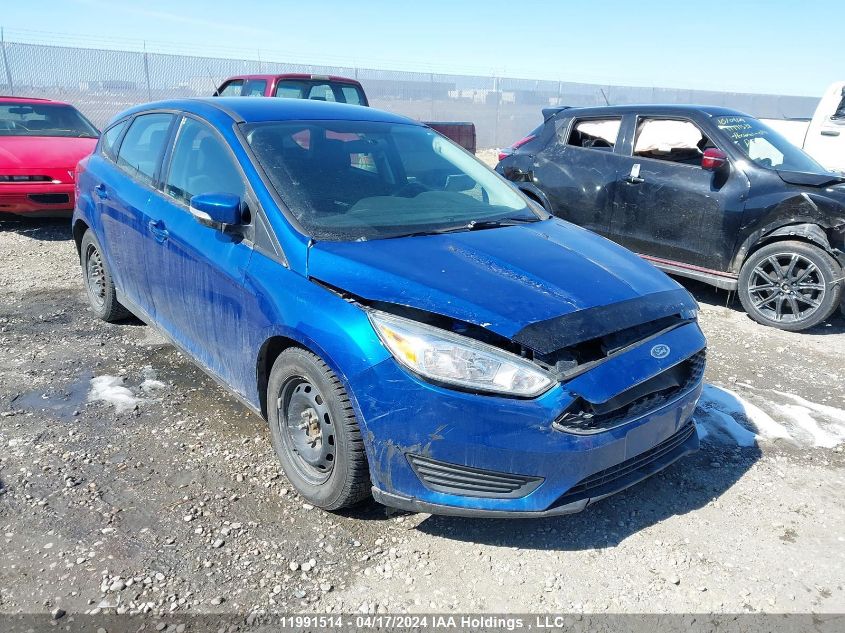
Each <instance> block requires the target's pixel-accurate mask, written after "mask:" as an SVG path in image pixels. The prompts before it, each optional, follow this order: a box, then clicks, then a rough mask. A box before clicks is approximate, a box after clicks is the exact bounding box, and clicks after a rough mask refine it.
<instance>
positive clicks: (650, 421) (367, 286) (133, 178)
mask: <svg viewBox="0 0 845 633" xmlns="http://www.w3.org/2000/svg"><path fill="white" fill-rule="evenodd" d="M76 200H77V206H76V210H75V213H74V216H73V234H74V237H75V240H76V243H77V246H78V248H79V254H80V261H81V264H82V270H83V275H84V280H85V286H86V289H87V293H88V296H89V299H90V302H91V306H92V308H93V310H94V312H95V313H96V314H97V315H98V316H99V317H100V318H102V319H104V320H106V321H115V320H119V319H122V318H124V317H126V316H127V315H128V314H129V313H132V314H134V315H136V316H138V317H139V318H141V319H142V320H144V321H146V322H147V323H149V324H151V325H153V326H155V327H157V328H158V329H160V330H161V331H162V332H163V333H164V334H165V335H166V336H168V337H169V338H170V339H171V340H172V342H173V343H174V344H175V345H176V346H177V347H178V348H180V349H181V350H182V351H184V352H185V353H186V354H188V355H189V356H190V357H191V358H192V359H193V360H194V361H195V362H196V363H197V364H198V365H199V366H201V367H202V368H203V369H204V370H205V371H206V372H208V373H209V374H210V375H211V376H213V377H214V378H216V379H217V380H218V381H219V382H221V383H222V384H224V385H225V386H226V387H228V388H229V389H230V390H231V391H232V392H233V393H234V394H236V395H237V396H238V397H239V398H240V399H241V400H242V401H243V402H244V403H245V404H246V405H247V406H248V407H249V408H251V409H252V410H253V411H255V412H256V413H258V414H259V415H261V416H263V417H264V418H265V419H266V420H267V421H268V423H269V426H270V434H271V438H272V442H273V446H274V448H275V450H276V452H277V453H278V456H279V459H280V461H281V464H282V467H283V469H284V471H285V474H286V475H287V477H288V478H289V480H290V482H291V483H292V485H293V486H294V487H295V488H296V489H297V490H298V491H299V493H300V494H301V495H302V497H304V498H305V499H307V500H308V501H309V502H310V503H313V504H315V505H317V506H320V507H322V508H325V509H329V510H332V509H337V508H341V507H344V506H348V505H351V504H354V503H356V502H358V501H361V500H363V499H365V498H367V497H369V496H370V495H372V496H374V497H375V498H376V500H378V501H380V502H381V503H384V504H386V505H390V506H395V507H399V508H403V509H407V510H412V511H414V510H418V511H425V512H432V513H440V514H461V515H478V516H545V515H551V514H565V513H570V512H577V511H579V510H582V509H583V508H585V507H586V506H587V505H589V504H590V503H592V502H594V501H595V500H597V499H601V498H603V497H606V496H607V495H609V494H612V493H614V492H617V491H619V490H621V489H623V488H626V487H628V486H630V485H631V484H633V483H636V482H637V481H640V480H642V479H643V478H645V477H647V476H648V475H650V474H652V473H654V472H656V471H658V470H660V469H662V468H664V467H666V466H667V465H668V464H670V463H672V462H674V461H675V460H677V459H678V458H680V457H681V456H683V455H685V454H687V453H689V452H691V451H694V450H696V449H697V447H698V437H697V434H696V432H695V426H694V423H693V422H692V420H691V416H692V412H693V409H694V407H695V404H696V401H697V399H698V397H699V394H700V392H701V385H702V374H703V370H704V350H705V339H704V336H703V335H702V333H701V330H700V329H699V327H698V323H697V305H696V303H695V301H694V300H693V299H692V297H691V296H690V295H689V294H688V293H687V292H686V291H685V290H683V289H682V288H681V287H680V286H678V285H677V284H676V283H675V282H674V281H672V280H670V279H669V278H668V277H667V276H666V275H664V274H663V273H661V272H659V271H658V270H657V269H655V268H653V267H652V266H651V265H650V264H647V263H645V262H644V261H642V260H641V259H640V258H639V257H637V256H635V255H633V254H632V253H630V252H628V251H627V250H625V249H623V248H621V247H619V246H617V245H615V244H613V243H612V242H610V241H608V240H606V239H604V238H601V237H599V236H596V235H594V234H593V233H590V232H588V231H586V230H583V229H580V228H578V227H576V226H574V225H571V224H568V223H566V222H564V221H562V220H559V219H555V218H552V217H550V216H549V215H548V214H546V213H545V212H544V211H543V210H542V209H540V208H538V207H536V206H534V204H533V203H532V202H530V201H528V200H527V199H525V198H524V197H523V196H522V195H521V194H520V193H518V192H517V191H516V190H515V189H514V188H512V186H511V185H510V184H508V183H507V182H506V181H505V180H503V179H502V178H501V177H500V176H498V175H497V174H495V173H494V172H493V171H491V170H490V169H488V168H487V167H486V166H484V165H483V164H482V163H480V162H479V161H477V160H476V159H475V158H474V157H473V156H471V155H470V154H467V153H466V152H464V151H463V150H462V149H460V148H459V147H458V146H456V145H454V144H452V143H451V142H450V141H448V140H446V139H445V138H443V137H441V136H439V135H438V134H437V133H435V132H433V131H432V130H430V129H429V128H427V127H425V126H424V125H421V124H419V123H416V122H414V121H411V120H409V119H406V118H403V117H400V116H395V115H392V114H388V113H385V112H380V111H378V110H375V109H372V108H365V107H358V106H351V105H343V104H333V103H325V102H316V101H300V100H288V99H226V98H215V99H198V100H178V101H166V102H159V103H152V104H148V105H144V106H139V107H136V108H133V109H131V110H128V111H126V112H124V113H123V114H121V115H120V116H118V117H117V118H116V119H115V120H114V121H113V122H112V123H111V124H110V125H109V126H108V127H107V128H106V130H105V131H104V132H103V135H102V137H101V139H100V141H99V145H98V147H97V149H96V151H95V152H94V154H93V155H91V156H90V157H89V158H87V159H86V160H84V161H83V162H82V163H80V165H79V168H78V174H77V196H76Z"/></svg>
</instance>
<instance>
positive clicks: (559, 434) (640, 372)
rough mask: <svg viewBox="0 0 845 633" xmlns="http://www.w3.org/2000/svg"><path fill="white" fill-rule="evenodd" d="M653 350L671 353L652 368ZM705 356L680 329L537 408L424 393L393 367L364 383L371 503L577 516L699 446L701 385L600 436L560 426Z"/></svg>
mask: <svg viewBox="0 0 845 633" xmlns="http://www.w3.org/2000/svg"><path fill="white" fill-rule="evenodd" d="M655 343H659V344H661V345H665V346H667V347H668V348H669V349H670V350H671V352H670V353H669V355H668V356H666V357H665V358H663V359H660V360H656V359H655V358H654V357H652V356H651V355H650V354H649V352H650V350H651V349H652V347H653V345H654V344H655ZM704 347H705V340H704V337H703V335H702V334H701V331H700V329H699V328H698V325H697V324H695V323H690V324H688V325H685V326H682V327H679V328H677V329H675V330H672V331H671V332H668V333H667V334H666V335H664V336H661V337H660V338H659V339H657V340H656V341H650V342H649V344H647V345H644V346H640V347H637V348H635V349H633V350H631V351H630V352H628V353H625V354H622V355H620V356H619V357H616V358H614V359H612V360H609V361H608V362H606V363H604V364H602V365H601V366H599V367H596V368H595V369H592V370H591V371H589V372H587V373H585V374H583V375H582V376H579V377H578V378H575V379H573V380H571V381H569V382H567V383H566V384H565V385H557V386H555V387H554V388H553V389H551V390H550V391H548V392H546V393H545V394H543V395H542V396H540V397H538V398H534V399H516V398H504V397H497V396H490V395H478V394H473V393H463V392H459V391H454V390H451V389H446V388H443V387H439V386H436V385H432V384H429V383H426V382H424V381H422V380H420V379H419V378H417V377H416V376H414V375H412V374H410V373H408V372H406V371H405V370H403V369H401V368H400V367H399V366H398V365H397V364H396V362H395V361H393V360H392V359H390V360H387V361H384V362H382V363H380V364H378V365H376V366H375V367H372V368H371V369H369V370H368V371H366V372H364V374H363V375H361V376H358V377H357V379H356V380H355V382H356V384H355V385H353V391H354V393H356V394H366V395H364V396H363V397H361V396H359V397H358V399H357V400H358V402H357V404H358V408H359V410H360V414H361V418H362V430H363V431H364V434H365V437H366V438H367V440H368V441H367V442H366V445H367V451H368V458H369V463H370V471H371V476H372V482H373V496H374V497H375V498H376V500H378V501H380V502H381V503H384V504H385V505H389V506H393V507H398V508H402V509H405V510H410V511H420V512H431V513H436V514H453V515H461V516H487V517H505V516H508V517H518V516H526V517H541V516H549V515H558V514H570V513H573V512H579V511H581V510H583V509H584V508H586V507H587V506H588V505H590V504H592V503H594V502H596V501H597V500H599V499H602V498H604V497H607V496H608V495H611V494H613V493H615V492H618V491H619V490H622V489H624V488H627V487H628V486H631V485H633V484H635V483H637V482H638V481H641V480H642V479H644V478H646V477H648V476H650V475H651V474H653V473H655V472H657V471H659V470H661V469H663V468H665V467H666V466H668V465H669V464H671V463H672V462H674V461H676V460H677V459H679V458H681V457H683V456H684V455H686V454H688V453H690V452H693V451H695V450H696V449H697V448H698V437H697V434H696V433H695V427H694V425H693V423H692V422H691V417H692V414H693V411H694V409H695V405H696V403H697V401H698V398H699V396H700V394H701V389H702V383H701V379H700V377H699V378H698V379H697V380H696V381H695V382H694V383H693V384H691V385H687V386H685V388H684V389H683V390H681V391H679V392H678V393H675V394H673V396H672V398H670V399H668V400H665V399H664V400H662V401H660V403H659V404H658V405H657V406H656V407H655V408H653V409H649V410H645V411H642V410H641V411H639V412H638V413H637V414H636V415H632V416H630V418H629V419H626V420H625V421H624V423H622V424H619V425H617V426H614V427H613V428H610V429H608V430H606V431H601V432H597V433H590V434H587V433H583V434H581V433H574V432H566V431H562V430H559V429H557V428H555V426H554V422H555V421H556V420H557V419H558V418H559V417H560V415H561V414H562V413H563V412H564V411H565V410H566V409H567V408H568V407H569V406H570V405H571V404H572V403H573V402H575V401H576V400H577V399H578V398H587V399H591V400H593V401H595V402H601V401H603V400H604V399H607V398H609V397H613V396H614V395H615V394H616V393H619V392H622V391H624V390H625V389H628V388H630V387H631V386H632V385H635V384H638V383H639V382H641V381H643V380H647V379H649V378H651V377H652V376H654V375H656V374H657V373H659V372H661V371H665V370H666V369H667V368H670V367H673V366H674V365H676V364H678V363H682V362H685V361H687V360H688V359H690V358H692V357H693V356H695V355H696V354H697V353H698V352H700V351H701V350H702V349H703V348H704Z"/></svg>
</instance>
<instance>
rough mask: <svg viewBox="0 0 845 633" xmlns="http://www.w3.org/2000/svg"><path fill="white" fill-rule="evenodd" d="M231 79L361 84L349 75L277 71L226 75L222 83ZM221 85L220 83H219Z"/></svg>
mask: <svg viewBox="0 0 845 633" xmlns="http://www.w3.org/2000/svg"><path fill="white" fill-rule="evenodd" d="M233 79H266V80H267V81H272V80H274V79H314V80H322V81H326V80H328V81H337V82H342V83H348V84H356V85H359V86H360V85H361V84H360V82H359V81H358V80H357V79H350V78H349V77H340V76H338V75H317V74H311V73H279V74H269V75H268V74H258V75H232V76H231V77H228V78H227V79H226V80H225V81H224V82H223V83H224V84H225V83H226V82H227V81H232V80H233ZM221 85H222V84H221Z"/></svg>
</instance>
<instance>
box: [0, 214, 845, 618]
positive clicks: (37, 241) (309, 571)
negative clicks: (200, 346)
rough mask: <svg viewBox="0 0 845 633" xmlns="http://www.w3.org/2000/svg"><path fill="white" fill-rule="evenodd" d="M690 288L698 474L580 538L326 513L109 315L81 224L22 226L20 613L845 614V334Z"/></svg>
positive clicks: (214, 399)
mask: <svg viewBox="0 0 845 633" xmlns="http://www.w3.org/2000/svg"><path fill="white" fill-rule="evenodd" d="M688 287H689V289H690V290H691V291H692V292H693V293H694V294H695V295H696V297H697V299H698V300H699V302H700V303H701V305H702V316H701V322H702V326H703V328H704V330H705V332H706V334H707V336H708V338H709V343H710V353H709V365H708V368H707V374H706V379H707V381H708V382H709V383H711V384H712V385H714V386H713V387H711V388H710V392H709V396H708V399H707V402H705V403H703V404H702V407H701V408H700V409H699V411H698V412H697V417H699V418H700V419H701V420H706V421H708V426H707V428H708V429H709V431H710V435H709V436H708V438H707V439H706V440H705V441H704V443H703V447H702V450H701V451H700V452H699V453H697V454H696V455H694V456H692V457H689V458H687V459H684V460H682V461H681V462H679V463H677V464H675V465H674V466H672V467H671V468H669V469H668V470H666V471H665V472H664V473H662V474H661V475H659V476H656V477H653V478H652V479H650V480H648V481H647V482H644V483H643V484H641V485H638V486H636V487H634V488H633V489H631V490H629V491H627V492H625V493H622V494H620V495H617V496H616V497H613V498H610V499H608V500H605V501H603V502H601V503H599V504H597V505H596V506H594V507H592V508H590V509H588V510H587V511H586V512H584V513H582V514H580V515H575V516H569V517H559V518H554V519H544V520H531V521H504V520H495V521H492V520H487V521H482V520H470V519H459V518H445V517H433V516H429V515H423V514H405V513H396V512H392V511H389V510H386V509H385V508H383V507H381V506H378V505H377V504H375V503H370V504H367V505H364V506H363V507H360V508H357V509H355V510H353V511H348V512H344V513H341V514H327V513H324V512H322V511H320V510H318V509H315V508H312V507H310V506H308V505H307V504H305V503H304V502H303V501H302V500H301V499H299V498H298V497H297V495H296V494H295V493H294V492H293V490H292V489H291V488H290V486H289V485H288V483H287V481H286V479H285V477H284V475H283V474H282V473H281V472H280V469H279V467H278V465H277V460H276V458H275V456H274V454H273V452H272V449H271V446H270V441H269V435H268V432H267V429H266V427H265V424H264V423H263V421H262V420H260V419H259V418H258V417H256V416H254V415H253V414H251V413H249V412H248V411H247V410H246V409H245V408H244V407H242V406H241V405H240V404H238V403H237V402H236V401H235V400H234V399H233V398H232V397H230V396H229V395H228V394H227V393H226V392H225V391H224V390H223V389H221V388H220V387H218V386H216V385H215V384H214V383H213V382H212V381H211V380H210V379H208V378H207V377H206V376H205V375H204V374H203V373H202V372H201V371H199V370H198V369H196V368H195V367H194V366H193V365H192V364H191V363H190V362H189V361H188V360H187V359H186V358H184V357H183V356H182V355H181V354H180V353H178V352H177V351H176V350H175V349H173V348H172V347H170V346H169V345H167V344H165V342H164V340H163V339H162V338H160V337H159V336H158V335H157V334H156V333H154V332H153V331H152V330H151V329H150V328H148V327H146V326H144V325H142V324H141V323H139V322H136V321H130V322H127V323H122V324H117V325H108V324H105V323H102V322H100V321H98V320H96V319H95V318H94V317H93V316H92V314H91V313H90V311H89V310H88V308H87V304H86V301H85V295H84V292H83V289H82V285H81V276H80V273H79V264H78V261H77V259H76V254H75V250H74V247H73V243H72V241H71V239H70V231H69V228H68V226H67V222H64V221H63V222H53V221H39V222H10V223H5V224H3V223H0V351H1V352H2V353H0V415H2V417H0V527H2V529H0V539H2V540H0V543H2V557H0V613H17V612H39V613H40V612H43V613H47V612H50V611H53V610H54V609H63V610H65V611H67V612H68V613H73V612H92V611H93V612H100V611H107V612H113V611H117V612H121V613H123V612H127V611H128V612H139V611H141V612H150V611H151V612H154V613H171V612H177V613H188V612H190V613H202V612H232V613H250V612H254V611H286V610H287V611H319V612H339V611H342V612H357V611H364V612H381V613H383V612H390V613H396V612H405V611H413V612H421V611H451V610H458V611H491V612H493V611H495V612H501V611H513V612H528V611H531V612H534V611H536V612H540V611H549V610H553V611H557V610H562V611H584V612H604V611H609V612H650V611H660V612H664V611H665V612H690V611H692V612H710V611H714V612H761V611H766V612H805V611H813V612H819V613H821V612H826V613H833V612H843V611H845V590H843V581H845V578H844V577H843V576H844V574H843V569H845V496H843V483H845V477H843V473H845V469H843V464H845V457H844V456H843V453H842V445H841V444H840V443H839V442H840V441H841V439H839V440H837V439H836V438H840V436H839V435H837V434H838V433H840V432H842V433H843V435H842V437H845V426H842V425H845V411H843V410H845V390H843V389H842V382H843V370H842V358H843V352H845V319H843V318H842V317H841V316H837V317H836V318H834V319H833V320H832V321H831V322H830V323H828V324H826V325H824V326H821V327H818V328H816V329H815V330H814V331H812V332H810V333H805V334H788V333H784V332H778V331H775V330H771V329H765V328H762V327H760V326H758V325H756V324H755V323H753V322H752V321H750V320H749V319H748V318H747V317H746V316H745V315H744V314H743V313H742V312H741V311H740V310H739V309H738V306H737V302H735V301H734V302H730V301H729V297H728V295H727V294H725V293H717V292H716V291H714V290H712V289H709V288H707V287H705V286H702V285H698V284H689V285H688ZM104 376H106V377H107V376H111V377H115V378H113V379H109V378H103V377H104ZM92 379H96V380H94V383H93V384H92ZM105 387H111V391H110V393H112V395H114V394H115V393H116V394H117V395H119V396H121V397H122V398H123V399H122V401H117V405H119V406H116V404H115V401H114V400H112V401H97V400H94V401H89V399H90V398H91V397H92V394H93V395H94V396H95V395H96V393H98V392H97V389H101V388H105ZM115 387H117V390H115ZM720 387H721V388H726V389H728V390H729V391H723V390H722V389H720ZM92 389H93V391H92ZM121 389H122V391H121ZM731 398H733V401H732V400H731ZM731 402H734V404H735V405H736V406H735V407H734V409H733V410H732V409H731V406H730V404H731ZM737 403H739V404H737ZM740 410H741V411H740ZM743 411H744V413H743ZM839 416H843V417H842V419H839ZM837 421H838V422H840V423H842V425H840V426H837ZM769 422H772V424H775V425H777V428H779V429H782V430H785V431H786V433H785V435H786V436H787V437H780V438H779V437H777V435H778V434H777V433H773V432H772V428H774V427H771V424H769ZM731 423H737V424H738V425H743V426H742V428H745V429H750V430H751V432H754V433H756V434H757V435H758V437H757V438H756V439H754V438H753V437H752V440H753V441H751V442H740V444H748V445H746V446H740V445H739V444H738V443H737V442H732V441H730V440H731V438H736V437H737V435H736V428H734V429H733V431H731ZM766 425H768V427H766ZM814 425H815V426H814ZM720 429H721V430H722V431H724V432H725V433H722V434H720ZM731 432H733V435H731ZM746 433H747V431H746ZM832 438H833V439H832Z"/></svg>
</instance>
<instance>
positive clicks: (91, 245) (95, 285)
mask: <svg viewBox="0 0 845 633" xmlns="http://www.w3.org/2000/svg"><path fill="white" fill-rule="evenodd" d="M79 260H80V263H81V264H82V281H83V283H84V284H85V291H86V293H87V294H88V302H89V303H90V304H91V310H93V311H94V314H96V315H97V316H98V317H99V318H101V319H102V320H103V321H108V322H109V323H113V322H114V321H122V320H123V319H126V318H127V317H129V316H130V315H131V313H130V312H129V310H127V309H126V308H125V307H123V306H122V305H121V304H120V302H119V301H118V300H117V294H116V293H115V289H114V281H112V276H111V271H110V270H109V266H108V264H107V263H106V258H105V256H104V255H103V249H102V248H101V247H100V243H99V242H98V241H97V238H96V237H95V236H94V232H93V231H91V229H88V230H87V231H85V234H84V235H83V236H82V244H81V246H80V251H79Z"/></svg>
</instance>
